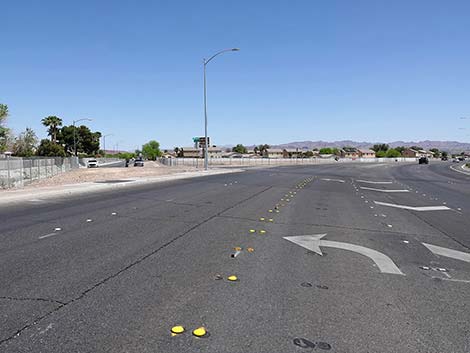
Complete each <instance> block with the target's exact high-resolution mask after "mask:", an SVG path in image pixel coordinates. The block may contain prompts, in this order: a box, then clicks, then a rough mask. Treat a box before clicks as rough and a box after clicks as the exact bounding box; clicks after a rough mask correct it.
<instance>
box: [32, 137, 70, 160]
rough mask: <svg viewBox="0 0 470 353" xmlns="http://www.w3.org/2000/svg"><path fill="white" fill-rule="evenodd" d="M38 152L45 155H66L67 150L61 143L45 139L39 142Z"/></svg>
mask: <svg viewBox="0 0 470 353" xmlns="http://www.w3.org/2000/svg"><path fill="white" fill-rule="evenodd" d="M36 154H37V155H38V156H43V157H65V150H64V148H63V147H62V146H61V145H58V144H57V143H54V142H52V141H49V140H47V139H43V140H41V143H40V144H39V147H38V150H37V151H36Z"/></svg>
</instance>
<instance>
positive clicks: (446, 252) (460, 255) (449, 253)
mask: <svg viewBox="0 0 470 353" xmlns="http://www.w3.org/2000/svg"><path fill="white" fill-rule="evenodd" d="M423 245H424V246H425V247H427V248H428V249H429V251H431V252H432V253H434V254H436V255H441V256H445V257H451V258H453V259H456V260H461V261H465V262H470V254H469V253H466V252H463V251H457V250H452V249H447V248H443V247H441V246H437V245H432V244H427V243H423Z"/></svg>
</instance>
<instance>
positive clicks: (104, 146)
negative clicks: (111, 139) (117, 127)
mask: <svg viewBox="0 0 470 353" xmlns="http://www.w3.org/2000/svg"><path fill="white" fill-rule="evenodd" d="M106 136H113V134H107V135H103V154H104V158H105V160H106Z"/></svg>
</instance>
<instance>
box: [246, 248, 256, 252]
mask: <svg viewBox="0 0 470 353" xmlns="http://www.w3.org/2000/svg"><path fill="white" fill-rule="evenodd" d="M246 251H248V252H253V251H255V249H253V248H247V249H246Z"/></svg>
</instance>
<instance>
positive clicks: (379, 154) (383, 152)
mask: <svg viewBox="0 0 470 353" xmlns="http://www.w3.org/2000/svg"><path fill="white" fill-rule="evenodd" d="M386 155H387V152H385V151H381V150H379V151H377V152H375V156H376V157H377V158H383V157H385V156H386Z"/></svg>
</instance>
